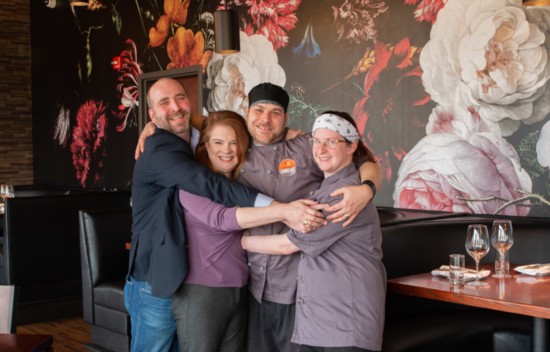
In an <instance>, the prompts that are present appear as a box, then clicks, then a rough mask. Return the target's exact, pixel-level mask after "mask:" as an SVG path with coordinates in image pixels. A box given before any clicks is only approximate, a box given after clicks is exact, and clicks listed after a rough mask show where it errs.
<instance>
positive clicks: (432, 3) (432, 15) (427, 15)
mask: <svg viewBox="0 0 550 352" xmlns="http://www.w3.org/2000/svg"><path fill="white" fill-rule="evenodd" d="M418 2H420V4H418V6H417V7H416V10H415V11H414V17H415V18H416V20H417V21H418V22H422V21H425V22H429V23H434V22H435V19H436V18H437V14H438V13H439V10H441V9H442V8H443V6H445V3H446V2H447V0H405V5H416V4H417V3H418Z"/></svg>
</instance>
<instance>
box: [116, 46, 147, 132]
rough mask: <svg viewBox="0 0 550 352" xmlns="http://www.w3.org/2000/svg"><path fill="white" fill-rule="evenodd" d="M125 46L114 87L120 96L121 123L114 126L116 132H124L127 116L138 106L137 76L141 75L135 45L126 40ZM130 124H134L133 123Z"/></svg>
mask: <svg viewBox="0 0 550 352" xmlns="http://www.w3.org/2000/svg"><path fill="white" fill-rule="evenodd" d="M126 44H127V45H128V47H129V49H127V50H123V51H122V52H121V53H120V60H121V61H122V69H121V70H120V71H119V76H118V83H117V85H116V89H117V92H118V94H119V96H120V104H119V105H118V114H117V119H118V120H121V121H120V122H119V124H118V125H117V126H116V130H117V131H119V132H122V131H124V129H125V128H126V125H127V123H128V116H129V115H130V113H131V112H132V111H133V109H134V107H137V106H138V105H139V100H138V99H139V89H138V76H139V75H140V74H141V73H143V71H142V70H141V65H140V64H139V62H138V59H137V50H136V44H135V43H134V41H133V40H131V39H127V40H126ZM131 122H133V123H134V124H135V121H131ZM130 125H132V123H130Z"/></svg>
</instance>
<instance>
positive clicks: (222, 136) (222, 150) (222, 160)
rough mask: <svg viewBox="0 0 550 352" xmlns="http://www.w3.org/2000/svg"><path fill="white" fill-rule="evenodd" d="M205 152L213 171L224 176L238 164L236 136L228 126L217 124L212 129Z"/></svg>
mask: <svg viewBox="0 0 550 352" xmlns="http://www.w3.org/2000/svg"><path fill="white" fill-rule="evenodd" d="M206 150H207V152H208V158H209V159H210V162H211V163H212V167H213V169H214V171H217V172H220V173H222V174H225V175H226V176H228V175H229V174H230V173H231V171H233V169H234V168H235V166H237V164H238V163H239V160H238V157H237V135H236V133H235V131H234V130H233V129H232V128H231V127H229V126H225V125H221V124H218V125H216V126H214V127H213V128H212V131H211V133H210V139H209V140H208V143H206Z"/></svg>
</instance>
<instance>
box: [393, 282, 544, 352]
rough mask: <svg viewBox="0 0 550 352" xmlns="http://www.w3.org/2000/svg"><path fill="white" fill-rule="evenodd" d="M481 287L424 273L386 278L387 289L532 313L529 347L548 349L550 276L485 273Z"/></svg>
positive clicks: (439, 299)
mask: <svg viewBox="0 0 550 352" xmlns="http://www.w3.org/2000/svg"><path fill="white" fill-rule="evenodd" d="M483 281H485V282H487V283H488V284H489V285H486V286H481V287H472V286H467V285H465V286H463V287H456V286H450V285H449V284H448V283H447V279H446V278H443V277H436V276H433V275H432V274H431V273H423V274H417V275H411V276H405V277H399V278H394V279H388V291H389V292H392V293H398V294H403V295H408V296H415V297H422V298H427V299H432V300H437V301H445V302H451V303H457V304H463V305H467V306H473V307H479V308H486V309H492V310H498V311H503V312H508V313H516V314H522V315H527V316H531V317H533V341H532V350H533V351H536V352H543V351H544V352H548V351H549V350H548V348H549V347H550V341H548V330H547V327H548V324H549V323H548V322H549V321H550V320H549V319H550V276H546V277H534V276H528V275H519V274H518V275H516V274H512V278H509V279H495V278H493V277H488V278H486V279H484V280H483Z"/></svg>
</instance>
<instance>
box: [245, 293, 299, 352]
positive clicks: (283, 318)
mask: <svg viewBox="0 0 550 352" xmlns="http://www.w3.org/2000/svg"><path fill="white" fill-rule="evenodd" d="M249 302H250V305H249V323H248V346H247V347H248V352H298V347H299V346H298V345H297V344H294V343H292V342H290V339H291V337H292V332H293V330H294V315H295V311H296V307H295V305H294V304H279V303H275V302H269V301H262V303H261V304H260V303H259V302H258V301H256V299H255V298H254V297H253V296H252V295H250V299H249Z"/></svg>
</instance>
